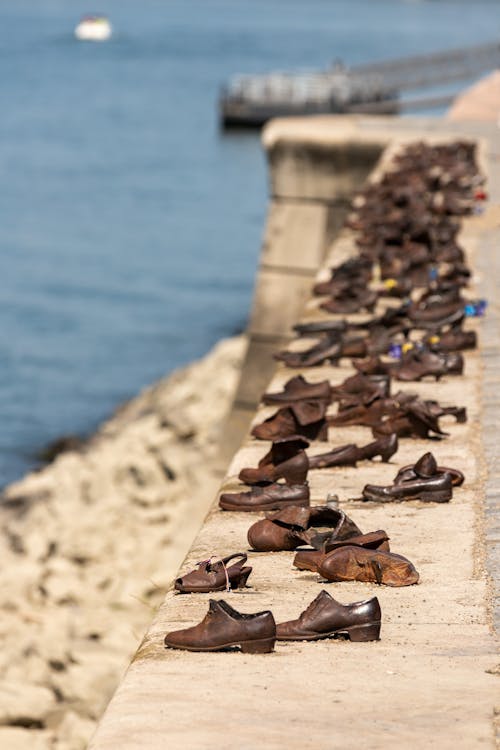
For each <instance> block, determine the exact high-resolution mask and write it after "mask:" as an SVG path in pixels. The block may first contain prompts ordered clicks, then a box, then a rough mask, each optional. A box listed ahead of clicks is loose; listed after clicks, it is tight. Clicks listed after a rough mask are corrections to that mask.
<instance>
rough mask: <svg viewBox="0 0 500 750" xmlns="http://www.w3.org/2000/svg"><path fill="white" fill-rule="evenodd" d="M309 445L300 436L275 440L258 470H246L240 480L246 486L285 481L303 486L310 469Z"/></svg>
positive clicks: (241, 473)
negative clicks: (307, 450)
mask: <svg viewBox="0 0 500 750" xmlns="http://www.w3.org/2000/svg"><path fill="white" fill-rule="evenodd" d="M308 446H309V443H308V441H307V440H305V439H304V438H302V437H300V436H299V435H290V436H289V437H286V438H279V439H277V440H275V441H274V442H273V444H272V446H271V450H270V451H269V452H268V453H266V455H265V456H263V457H262V458H261V459H260V461H259V464H258V466H257V468H245V469H242V470H241V471H240V473H239V479H240V481H241V482H244V483H245V484H269V483H271V482H277V481H278V479H284V480H285V482H286V483H287V484H303V483H304V482H305V481H306V477H307V472H308V469H309V459H308V458H307V455H306V452H305V450H304V448H307V447H308Z"/></svg>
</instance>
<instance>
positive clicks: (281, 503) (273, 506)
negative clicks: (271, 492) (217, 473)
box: [219, 499, 309, 513]
mask: <svg viewBox="0 0 500 750" xmlns="http://www.w3.org/2000/svg"><path fill="white" fill-rule="evenodd" d="M289 506H299V507H304V506H305V507H309V499H304V500H276V502H274V503H265V504H262V505H232V504H231V503H227V502H224V501H223V500H219V508H221V509H222V510H233V511H242V512H243V513H250V512H252V511H255V512H259V511H262V510H281V508H288V507H289Z"/></svg>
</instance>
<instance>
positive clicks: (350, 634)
mask: <svg viewBox="0 0 500 750" xmlns="http://www.w3.org/2000/svg"><path fill="white" fill-rule="evenodd" d="M380 626H381V621H380V620H377V621H375V622H369V623H367V624H366V625H352V626H351V627H350V628H336V629H335V630H331V631H330V632H329V633H321V634H314V635H304V636H299V637H294V638H285V637H280V636H277V637H276V640H277V641H321V640H324V639H325V638H333V637H335V636H337V635H344V636H347V638H349V640H350V641H352V642H355V643H363V642H366V641H378V640H380Z"/></svg>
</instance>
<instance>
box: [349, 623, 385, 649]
mask: <svg viewBox="0 0 500 750" xmlns="http://www.w3.org/2000/svg"><path fill="white" fill-rule="evenodd" d="M380 625H381V622H380V620H379V621H378V622H370V623H368V624H367V625H353V626H352V628H348V629H347V635H348V636H349V638H350V640H351V641H353V642H355V643H362V642H364V641H378V640H379V639H380Z"/></svg>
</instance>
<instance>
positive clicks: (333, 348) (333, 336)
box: [274, 331, 342, 367]
mask: <svg viewBox="0 0 500 750" xmlns="http://www.w3.org/2000/svg"><path fill="white" fill-rule="evenodd" d="M341 351H342V335H341V334H340V333H337V332H335V331H333V332H329V333H327V334H326V335H325V336H323V338H322V339H321V340H320V341H319V342H318V343H317V344H315V345H314V346H312V347H311V348H310V349H307V350H306V351H304V352H290V351H288V350H286V351H281V352H278V353H277V354H275V355H274V359H277V360H278V361H280V362H284V363H285V365H286V366H287V367H316V366H317V365H321V364H323V362H327V361H328V360H330V361H334V362H335V361H336V360H337V359H338V358H339V357H340V355H341Z"/></svg>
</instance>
